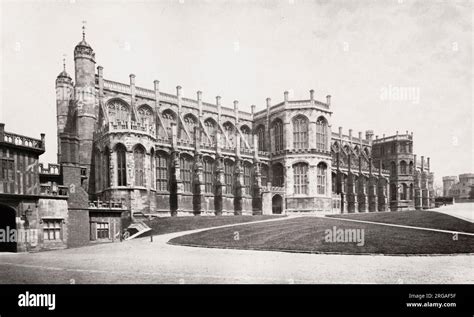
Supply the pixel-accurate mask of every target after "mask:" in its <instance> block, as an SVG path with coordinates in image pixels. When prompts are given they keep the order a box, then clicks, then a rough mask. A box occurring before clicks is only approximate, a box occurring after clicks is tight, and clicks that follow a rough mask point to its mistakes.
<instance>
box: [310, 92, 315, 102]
mask: <svg viewBox="0 0 474 317" xmlns="http://www.w3.org/2000/svg"><path fill="white" fill-rule="evenodd" d="M309 99H310V100H311V102H313V101H314V90H313V89H311V90H310V91H309Z"/></svg>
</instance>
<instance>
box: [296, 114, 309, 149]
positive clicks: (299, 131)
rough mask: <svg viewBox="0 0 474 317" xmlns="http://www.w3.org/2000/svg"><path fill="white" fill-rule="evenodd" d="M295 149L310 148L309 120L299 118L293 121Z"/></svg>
mask: <svg viewBox="0 0 474 317" xmlns="http://www.w3.org/2000/svg"><path fill="white" fill-rule="evenodd" d="M293 147H294V148H295V149H307V148H308V119H307V118H306V117H303V116H297V117H296V118H294V119H293Z"/></svg>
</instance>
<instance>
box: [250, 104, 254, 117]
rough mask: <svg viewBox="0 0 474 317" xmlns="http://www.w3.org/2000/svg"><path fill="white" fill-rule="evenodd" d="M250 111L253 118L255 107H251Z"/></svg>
mask: <svg viewBox="0 0 474 317" xmlns="http://www.w3.org/2000/svg"><path fill="white" fill-rule="evenodd" d="M250 109H251V111H252V117H253V115H254V114H255V105H251V106H250Z"/></svg>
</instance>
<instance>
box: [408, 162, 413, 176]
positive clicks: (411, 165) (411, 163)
mask: <svg viewBox="0 0 474 317" xmlns="http://www.w3.org/2000/svg"><path fill="white" fill-rule="evenodd" d="M408 173H409V174H410V175H412V174H413V162H412V161H410V164H409V165H408Z"/></svg>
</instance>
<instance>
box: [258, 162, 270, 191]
mask: <svg viewBox="0 0 474 317" xmlns="http://www.w3.org/2000/svg"><path fill="white" fill-rule="evenodd" d="M260 174H261V176H260V180H261V183H262V186H267V183H268V165H265V164H262V165H261V167H260Z"/></svg>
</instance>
